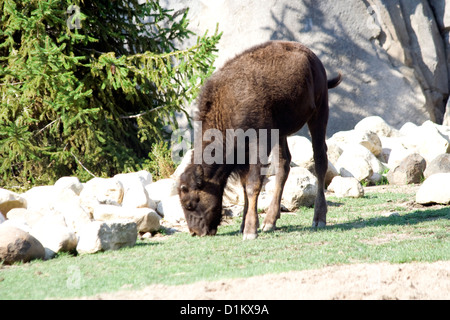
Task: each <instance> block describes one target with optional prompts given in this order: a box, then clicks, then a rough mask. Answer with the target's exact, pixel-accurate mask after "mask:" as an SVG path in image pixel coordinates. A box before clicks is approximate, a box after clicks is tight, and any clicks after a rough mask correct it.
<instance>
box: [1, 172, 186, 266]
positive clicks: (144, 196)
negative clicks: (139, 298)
mask: <svg viewBox="0 0 450 320" xmlns="http://www.w3.org/2000/svg"><path fill="white" fill-rule="evenodd" d="M175 195H176V181H175V180H174V179H163V180H159V181H156V182H152V176H151V174H150V173H149V172H147V171H139V172H134V173H128V174H118V175H116V176H114V177H113V178H107V179H105V178H93V179H91V180H89V181H88V182H87V183H80V181H79V180H78V178H76V177H63V178H61V179H59V180H58V181H57V182H56V183H55V184H54V185H53V186H38V187H34V188H32V189H30V190H29V191H27V192H25V193H23V194H18V193H15V192H12V191H9V190H5V189H0V223H1V225H0V226H1V229H0V260H3V261H4V263H12V262H14V261H29V260H31V259H35V258H40V259H50V258H52V257H54V256H55V255H56V253H58V252H75V251H76V252H77V253H78V254H84V253H95V252H98V251H103V250H116V249H120V248H122V247H127V246H133V245H134V244H135V242H136V239H137V236H138V234H141V235H144V236H145V234H146V233H154V232H156V231H158V230H159V229H160V227H161V224H160V221H161V219H165V220H166V221H168V222H171V223H176V222H178V221H179V220H180V219H182V218H184V216H183V213H182V210H181V206H180V204H179V201H178V199H177V198H176V197H175ZM177 206H178V207H177ZM164 212H166V213H167V214H166V215H165V214H164ZM177 213H178V216H177V215H176V214H177ZM180 214H181V215H180Z"/></svg>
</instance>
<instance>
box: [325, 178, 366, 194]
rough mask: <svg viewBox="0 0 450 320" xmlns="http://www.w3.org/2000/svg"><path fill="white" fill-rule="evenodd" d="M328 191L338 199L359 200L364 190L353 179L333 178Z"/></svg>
mask: <svg viewBox="0 0 450 320" xmlns="http://www.w3.org/2000/svg"><path fill="white" fill-rule="evenodd" d="M328 191H332V192H334V194H335V196H336V197H338V198H361V197H363V196H364V188H363V186H362V185H361V183H360V182H359V181H358V180H357V179H356V178H353V177H339V176H337V177H334V178H333V180H332V181H331V183H330V185H329V186H328Z"/></svg>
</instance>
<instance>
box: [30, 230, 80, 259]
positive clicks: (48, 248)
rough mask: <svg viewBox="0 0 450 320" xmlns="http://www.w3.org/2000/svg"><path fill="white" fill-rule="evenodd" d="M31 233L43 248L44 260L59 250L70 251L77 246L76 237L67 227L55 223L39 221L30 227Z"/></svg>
mask: <svg viewBox="0 0 450 320" xmlns="http://www.w3.org/2000/svg"><path fill="white" fill-rule="evenodd" d="M30 233H31V235H33V236H34V237H35V238H36V239H37V240H39V242H40V243H41V244H42V246H43V247H44V249H45V260H48V259H51V258H53V257H54V256H55V255H56V254H57V253H59V252H71V251H74V250H75V248H76V247H77V243H78V238H77V236H76V235H75V233H74V232H73V231H72V230H70V229H69V228H68V227H66V226H63V225H60V224H57V223H39V224H37V225H35V226H34V227H33V228H32V229H31V232H30Z"/></svg>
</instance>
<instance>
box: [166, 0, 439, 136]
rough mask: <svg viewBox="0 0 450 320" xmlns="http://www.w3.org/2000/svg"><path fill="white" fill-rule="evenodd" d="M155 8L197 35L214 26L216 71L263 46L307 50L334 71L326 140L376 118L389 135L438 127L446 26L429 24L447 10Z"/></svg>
mask: <svg viewBox="0 0 450 320" xmlns="http://www.w3.org/2000/svg"><path fill="white" fill-rule="evenodd" d="M161 4H162V5H163V6H164V7H166V8H172V9H174V10H175V11H177V10H182V9H184V8H186V7H189V14H188V18H189V19H190V27H191V29H192V30H193V31H194V32H195V33H197V34H198V35H203V34H204V33H205V32H206V31H207V30H209V31H210V32H212V31H213V30H214V29H215V28H216V24H217V23H218V25H219V30H220V31H223V35H222V38H221V41H220V42H219V45H218V49H219V51H218V58H217V60H216V62H215V65H216V66H217V67H220V66H222V65H223V64H224V63H225V62H226V61H227V60H228V59H230V58H232V57H234V56H235V55H236V54H238V53H240V52H242V51H243V50H245V49H247V48H249V47H251V46H253V45H256V44H259V43H262V42H265V41H267V40H291V41H299V42H302V43H304V44H305V45H307V46H309V47H310V48H311V49H312V50H313V51H314V52H315V53H316V54H317V55H318V57H319V58H320V59H321V60H322V61H323V63H324V65H325V68H326V70H327V72H328V74H329V75H330V76H333V75H335V74H336V73H337V71H340V72H341V73H342V74H343V75H344V80H343V82H342V83H341V84H340V86H339V87H338V88H336V89H334V90H333V91H330V96H329V98H330V104H331V106H332V108H331V109H330V121H329V125H328V134H333V133H335V132H337V131H341V130H349V129H351V128H353V126H354V125H355V124H356V123H357V122H359V121H360V120H361V119H363V118H364V117H366V116H380V117H382V118H383V119H385V121H386V122H387V123H388V124H389V125H390V126H392V127H394V128H396V129H398V128H399V127H400V126H401V124H403V123H404V122H406V121H411V122H415V123H422V122H423V121H425V120H427V119H431V120H435V121H438V122H440V121H442V118H443V114H444V112H443V111H444V109H445V102H446V97H447V95H448V75H447V61H448V58H447V56H446V53H445V47H446V46H444V42H445V41H447V42H446V43H448V31H447V27H448V25H447V24H446V23H441V22H439V23H437V21H438V20H439V19H442V16H443V15H444V16H446V15H447V13H446V12H447V11H448V10H446V11H445V12H444V13H442V12H441V11H439V15H435V14H434V13H433V10H432V8H431V7H430V5H429V3H428V1H426V0H418V1H410V0H392V1H384V0H368V1H359V0H337V1H309V0H301V1H294V0H282V1H279V0H268V1H264V2H260V1H250V2H246V3H245V4H243V3H242V2H238V1H234V0H221V1H203V0H189V1H188V0H181V1H180V0H176V1H175V0H165V1H162V2H161ZM433 7H436V6H433ZM436 16H437V17H439V18H436ZM442 26H445V27H442ZM440 28H443V29H440ZM440 31H441V32H442V36H441V32H440ZM195 41H196V39H195V37H193V39H191V40H190V41H185V42H183V44H180V47H182V48H185V47H188V46H192V45H194V44H195ZM380 93H382V94H380ZM192 113H193V111H192ZM305 132H306V129H305Z"/></svg>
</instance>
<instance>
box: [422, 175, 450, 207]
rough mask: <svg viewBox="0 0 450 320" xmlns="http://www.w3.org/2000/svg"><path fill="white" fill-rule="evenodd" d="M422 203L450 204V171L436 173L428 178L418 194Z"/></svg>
mask: <svg viewBox="0 0 450 320" xmlns="http://www.w3.org/2000/svg"><path fill="white" fill-rule="evenodd" d="M416 202H417V203H420V204H429V203H440V204H450V173H436V174H433V175H432V176H430V177H429V178H427V179H426V180H425V181H424V182H423V184H422V185H421V186H420V188H419V190H418V191H417V194H416Z"/></svg>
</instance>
